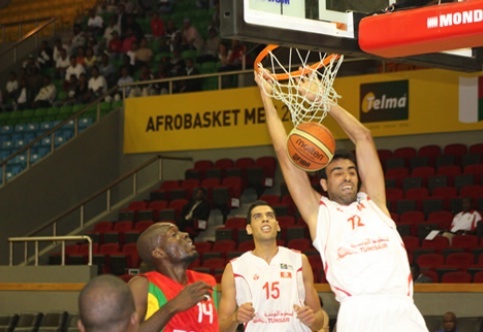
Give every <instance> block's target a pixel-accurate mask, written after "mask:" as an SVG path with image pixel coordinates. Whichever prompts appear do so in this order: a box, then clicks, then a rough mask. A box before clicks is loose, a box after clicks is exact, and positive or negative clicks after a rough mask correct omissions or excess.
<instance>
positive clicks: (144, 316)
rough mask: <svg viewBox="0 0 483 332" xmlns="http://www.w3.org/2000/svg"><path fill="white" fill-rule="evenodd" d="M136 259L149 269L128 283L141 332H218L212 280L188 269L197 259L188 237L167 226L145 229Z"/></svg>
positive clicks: (205, 275) (214, 288)
mask: <svg viewBox="0 0 483 332" xmlns="http://www.w3.org/2000/svg"><path fill="white" fill-rule="evenodd" d="M137 248H138V252H139V256H140V257H141V259H142V260H143V262H144V263H146V264H147V265H149V266H150V267H151V268H152V270H151V271H150V272H147V273H144V274H143V275H141V276H136V277H134V278H133V279H131V280H130V283H129V286H130V288H131V291H132V292H133V296H134V302H135V304H136V312H137V314H138V315H139V317H140V318H141V319H140V321H141V325H140V329H139V331H140V332H145V331H153V332H159V331H161V330H162V331H164V332H172V331H178V332H179V331H204V332H218V330H219V328H218V313H217V305H218V298H217V290H216V281H215V278H214V277H213V276H211V275H208V274H205V273H199V272H196V271H192V270H188V266H189V265H190V264H191V262H193V261H194V260H195V259H196V258H197V257H198V252H197V251H196V247H195V246H194V245H193V242H192V241H191V239H190V237H189V236H188V233H185V232H180V231H179V230H178V227H177V226H176V225H174V224H172V223H169V222H159V223H156V224H154V225H152V226H150V227H149V228H148V229H147V230H145V231H144V232H143V233H142V234H141V235H140V236H139V239H138V241H137Z"/></svg>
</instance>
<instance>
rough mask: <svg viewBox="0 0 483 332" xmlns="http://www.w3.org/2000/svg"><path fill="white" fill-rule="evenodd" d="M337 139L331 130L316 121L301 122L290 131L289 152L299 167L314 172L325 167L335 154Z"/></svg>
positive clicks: (288, 139)
mask: <svg viewBox="0 0 483 332" xmlns="http://www.w3.org/2000/svg"><path fill="white" fill-rule="evenodd" d="M334 151H335V140H334V136H333V135H332V133H331V132H330V130H329V129H328V128H327V127H325V126H324V125H322V124H320V123H316V122H304V123H300V124H299V125H298V126H296V127H295V128H294V129H292V131H291V132H290V133H289V135H288V138H287V152H288V155H289V157H290V160H291V161H292V162H293V163H294V165H295V166H297V167H298V168H300V169H302V170H304V171H307V172H313V171H318V170H321V169H322V168H324V167H325V166H327V165H328V164H329V162H330V161H331V160H332V157H333V156H334Z"/></svg>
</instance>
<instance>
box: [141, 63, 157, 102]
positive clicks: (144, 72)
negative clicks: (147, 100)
mask: <svg viewBox="0 0 483 332" xmlns="http://www.w3.org/2000/svg"><path fill="white" fill-rule="evenodd" d="M153 79H154V75H153V74H152V73H151V69H149V66H148V65H147V64H143V65H141V74H140V75H139V81H140V82H142V81H151V80H153ZM140 88H141V96H151V95H153V94H154V91H155V90H154V86H153V84H144V85H141V86H140Z"/></svg>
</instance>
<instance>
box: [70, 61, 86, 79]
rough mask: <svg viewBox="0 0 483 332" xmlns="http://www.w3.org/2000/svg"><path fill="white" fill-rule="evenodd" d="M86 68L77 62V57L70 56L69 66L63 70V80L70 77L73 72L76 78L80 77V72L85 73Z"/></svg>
mask: <svg viewBox="0 0 483 332" xmlns="http://www.w3.org/2000/svg"><path fill="white" fill-rule="evenodd" d="M85 72H86V70H85V68H84V66H83V65H81V64H80V63H77V58H76V56H75V55H71V56H70V66H69V67H67V69H66V70H65V80H68V79H69V78H70V75H72V74H74V75H75V76H76V77H77V79H79V78H80V75H81V74H85Z"/></svg>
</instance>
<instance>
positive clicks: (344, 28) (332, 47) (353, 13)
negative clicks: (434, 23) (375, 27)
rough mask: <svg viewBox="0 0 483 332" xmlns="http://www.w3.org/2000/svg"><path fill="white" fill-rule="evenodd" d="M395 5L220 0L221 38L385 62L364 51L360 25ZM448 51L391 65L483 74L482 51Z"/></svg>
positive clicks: (386, 0) (382, 0)
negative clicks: (361, 45)
mask: <svg viewBox="0 0 483 332" xmlns="http://www.w3.org/2000/svg"><path fill="white" fill-rule="evenodd" d="M478 1H479V0H478ZM393 3H395V0H378V1H372V2H371V4H369V7H368V4H367V2H366V4H365V5H364V4H363V2H361V1H352V0H339V1H334V0H305V1H304V0H232V1H220V5H221V15H220V19H221V36H222V37H223V38H233V39H239V40H243V41H250V42H255V43H260V44H277V45H280V46H285V47H296V48H300V49H308V50H314V51H324V52H330V53H340V54H344V55H346V58H349V57H355V58H365V59H372V60H384V59H387V58H384V57H382V56H380V55H376V54H372V53H367V52H364V51H363V50H362V49H361V47H360V45H359V35H358V34H359V23H360V21H361V20H362V19H364V18H366V17H370V16H371V15H372V14H373V13H374V12H377V11H381V10H382V9H384V8H386V7H388V6H389V5H390V4H393ZM380 33H381V34H384V33H385V31H381V32H380ZM482 46H483V45H482ZM441 51H443V50H441ZM444 51H445V52H436V53H427V54H419V55H411V56H403V57H392V58H390V61H392V62H399V63H405V64H412V65H418V66H426V67H434V68H443V69H449V70H456V71H464V72H475V71H481V70H482V69H483V68H482V65H483V52H482V51H481V48H466V49H462V50H458V51H451V50H444Z"/></svg>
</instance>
